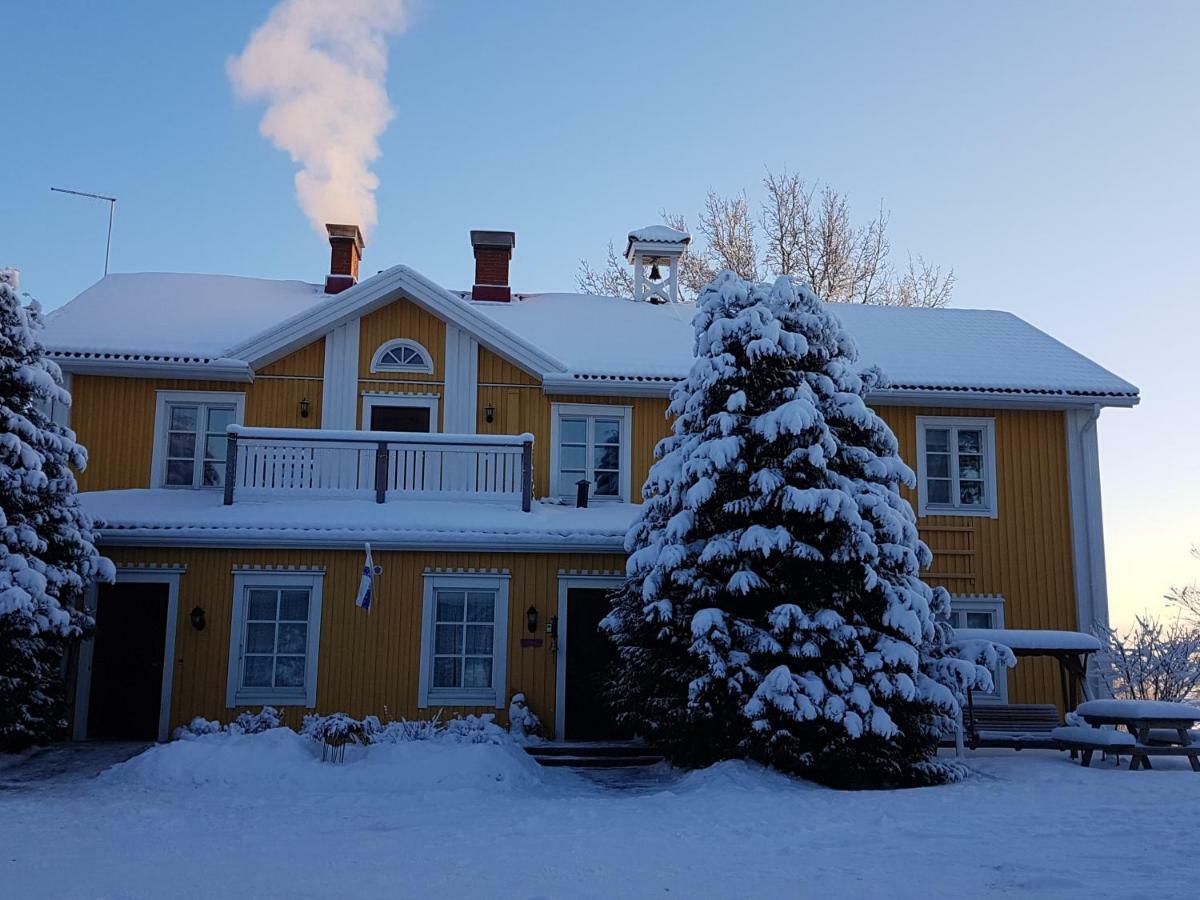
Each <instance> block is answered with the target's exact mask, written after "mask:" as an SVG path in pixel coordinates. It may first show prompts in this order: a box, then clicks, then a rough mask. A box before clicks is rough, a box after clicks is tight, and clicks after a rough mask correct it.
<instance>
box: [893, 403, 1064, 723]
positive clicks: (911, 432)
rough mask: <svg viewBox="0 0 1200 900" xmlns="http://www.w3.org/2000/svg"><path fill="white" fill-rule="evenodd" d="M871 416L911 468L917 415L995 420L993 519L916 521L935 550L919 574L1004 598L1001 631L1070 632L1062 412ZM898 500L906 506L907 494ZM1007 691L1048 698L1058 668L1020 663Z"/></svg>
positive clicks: (903, 411)
mask: <svg viewBox="0 0 1200 900" xmlns="http://www.w3.org/2000/svg"><path fill="white" fill-rule="evenodd" d="M878 411H879V413H880V414H881V415H882V416H883V418H884V419H885V420H886V421H887V422H888V424H889V425H890V426H891V427H892V430H893V431H894V432H895V433H896V437H897V438H898V439H899V441H900V451H901V455H902V456H903V457H904V459H905V460H906V461H907V462H908V463H909V464H910V465H911V466H912V467H913V469H914V470H915V469H916V463H917V460H916V446H917V439H916V418H917V416H978V417H988V418H994V419H995V422H996V457H997V458H996V472H997V493H998V500H999V503H1000V508H999V516H998V518H995V519H991V518H977V517H965V516H926V517H923V518H921V519H920V521H919V527H920V531H921V537H922V538H923V539H924V540H925V542H926V543H927V544H929V546H930V549H932V550H933V553H934V559H933V566H932V568H931V569H930V571H929V572H927V573H926V578H927V580H928V581H929V582H930V583H931V584H940V585H942V586H944V587H945V588H946V589H947V590H949V591H950V592H951V593H959V594H1001V595H1003V597H1004V598H1005V604H1004V617H1005V625H1006V626H1007V627H1009V628H1062V629H1073V628H1076V627H1077V625H1076V611H1075V585H1074V574H1073V568H1072V565H1073V563H1072V556H1071V552H1072V551H1071V519H1070V504H1069V498H1068V494H1067V491H1068V481H1067V451H1066V439H1065V430H1064V427H1063V413H1062V412H1055V411H1049V410H1047V411H1042V410H986V409H941V408H923V409H917V408H909V407H895V406H881V407H878ZM905 495H906V496H907V497H908V499H909V501H910V502H911V503H912V504H913V506H914V508H915V506H916V493H915V492H914V491H905ZM1009 688H1010V690H1009V697H1010V699H1011V700H1012V701H1013V702H1034V701H1041V702H1049V701H1050V700H1053V699H1057V698H1058V695H1059V694H1060V693H1061V689H1060V687H1059V681H1058V669H1057V664H1056V663H1054V662H1053V661H1050V660H1039V659H1024V660H1022V661H1021V662H1020V664H1019V665H1018V667H1017V668H1016V669H1015V670H1013V671H1012V672H1011V673H1010V676H1009Z"/></svg>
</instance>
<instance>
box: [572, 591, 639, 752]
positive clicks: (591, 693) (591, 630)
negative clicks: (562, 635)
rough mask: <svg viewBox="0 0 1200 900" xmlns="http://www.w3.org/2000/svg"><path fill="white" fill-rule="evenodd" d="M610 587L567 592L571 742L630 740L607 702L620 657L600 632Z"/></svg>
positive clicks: (607, 609)
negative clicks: (607, 689)
mask: <svg viewBox="0 0 1200 900" xmlns="http://www.w3.org/2000/svg"><path fill="white" fill-rule="evenodd" d="M608 591H609V589H608V588H569V589H568V590H567V648H566V650H567V677H566V696H565V697H564V700H565V701H566V716H565V721H564V732H565V733H564V735H563V736H564V737H565V738H566V739H567V740H568V741H607V740H621V739H626V738H629V737H630V736H631V735H629V734H628V733H626V732H624V731H622V730H621V729H620V728H618V727H617V724H616V722H614V721H613V716H612V713H611V712H610V711H609V708H608V704H607V703H606V702H605V699H604V681H605V679H606V678H607V677H608V674H609V669H610V667H611V665H612V663H613V662H614V661H615V660H616V658H617V651H616V647H614V646H613V643H612V641H610V640H609V639H608V636H607V635H605V634H603V633H602V632H601V631H600V620H601V619H603V618H604V617H605V616H606V615H608V611H609V609H610V606H609V602H608Z"/></svg>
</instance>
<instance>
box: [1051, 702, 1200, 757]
mask: <svg viewBox="0 0 1200 900" xmlns="http://www.w3.org/2000/svg"><path fill="white" fill-rule="evenodd" d="M1075 712H1076V713H1077V714H1078V715H1079V717H1080V718H1081V719H1083V720H1084V721H1085V722H1087V723H1088V724H1089V725H1093V726H1101V725H1118V726H1122V727H1124V728H1125V729H1126V730H1127V731H1128V732H1129V733H1130V734H1131V735H1133V736H1134V737H1135V738H1136V739H1137V748H1136V750H1135V752H1134V757H1133V760H1132V762H1130V764H1129V767H1130V768H1131V769H1134V768H1137V764H1138V762H1139V760H1140V762H1141V765H1142V766H1143V767H1144V768H1147V769H1148V768H1150V761H1149V760H1148V759H1147V758H1146V756H1147V755H1151V754H1153V753H1163V752H1171V753H1175V754H1178V755H1185V756H1187V758H1188V761H1189V762H1190V763H1191V765H1192V769H1194V770H1195V771H1197V772H1200V744H1197V743H1194V742H1193V741H1192V735H1191V733H1190V729H1191V727H1192V726H1193V725H1194V724H1195V723H1196V722H1200V707H1196V706H1192V705H1190V704H1187V703H1169V702H1166V701H1163V700H1088V701H1087V702H1085V703H1081V704H1080V705H1079V708H1078V709H1077V710H1075ZM1152 730H1154V731H1155V732H1156V733H1155V734H1154V735H1151V731H1152ZM1172 732H1174V733H1175V735H1176V739H1175V740H1171V739H1170V738H1171V733H1172ZM1164 738H1165V739H1166V740H1163V739H1164ZM1147 751H1150V754H1148V753H1147Z"/></svg>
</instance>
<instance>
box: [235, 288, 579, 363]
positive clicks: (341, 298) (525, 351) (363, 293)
mask: <svg viewBox="0 0 1200 900" xmlns="http://www.w3.org/2000/svg"><path fill="white" fill-rule="evenodd" d="M400 298H403V299H405V300H409V301H411V302H413V303H415V304H417V305H418V306H420V307H421V308H422V309H424V310H426V311H427V312H429V313H431V314H433V315H435V316H437V317H438V318H439V319H441V320H442V321H444V322H446V323H447V324H448V325H456V326H457V327H459V328H462V329H463V330H465V331H467V332H468V333H469V334H471V335H473V336H474V337H475V339H476V340H478V341H479V343H481V344H483V345H484V346H486V347H488V348H489V349H490V350H493V351H494V352H496V353H498V354H499V355H500V356H503V357H504V358H505V359H507V360H508V361H509V362H511V363H513V364H514V365H517V366H520V367H521V368H523V369H525V370H526V371H529V372H531V373H533V374H535V375H539V376H541V375H545V374H547V373H550V372H565V371H566V368H567V367H566V366H565V365H564V364H563V363H562V362H560V361H559V360H557V359H555V358H554V357H553V356H551V355H549V354H548V353H545V352H544V351H542V350H539V349H538V348H537V347H534V346H533V345H532V344H530V343H528V342H526V341H524V340H522V339H521V338H519V337H517V336H516V335H515V334H513V333H512V332H511V331H509V330H508V329H507V328H504V327H503V326H501V325H498V324H497V323H496V322H493V321H492V320H491V319H489V318H488V317H487V316H484V315H482V314H481V313H479V312H477V311H476V310H474V309H472V308H471V303H470V302H469V301H466V300H463V299H462V298H461V297H459V296H457V295H456V294H452V293H451V292H450V291H447V290H446V289H445V288H443V287H440V286H439V285H437V284H435V283H434V282H432V281H430V280H429V279H428V278H426V277H425V276H423V275H421V274H420V273H418V272H416V271H414V270H412V269H410V268H408V267H407V266H393V267H392V268H390V269H386V270H385V271H383V272H380V273H379V274H378V275H375V276H373V277H371V278H368V279H367V280H366V281H363V282H360V283H359V284H356V285H354V287H352V288H348V289H347V290H345V291H343V292H342V293H340V294H338V295H336V296H335V297H333V298H331V299H330V300H329V301H328V302H326V303H318V304H317V305H316V306H313V307H311V308H309V309H307V310H305V311H303V312H301V313H299V314H298V315H295V316H292V317H291V318H290V319H286V320H284V321H283V322H281V323H280V324H279V325H277V326H275V327H274V328H271V329H268V330H267V331H264V332H261V333H260V334H258V335H255V336H254V337H253V338H251V339H250V340H248V341H245V342H243V343H242V344H239V345H238V346H236V347H233V348H231V349H230V351H229V354H228V355H229V356H233V357H236V358H238V359H245V360H246V361H247V362H249V363H250V365H251V366H253V367H254V368H261V367H262V366H265V365H269V364H270V363H272V362H274V361H275V360H277V359H281V358H282V357H284V356H287V354H289V353H291V352H292V351H294V350H296V349H298V348H300V347H303V346H304V345H305V344H308V343H311V342H312V341H314V340H316V339H317V338H318V337H319V336H320V335H322V334H326V333H327V332H329V331H331V330H333V329H334V328H337V327H338V326H339V325H343V324H345V323H346V322H349V321H351V320H352V319H358V318H361V317H362V316H364V315H367V314H368V313H371V312H373V311H375V310H376V309H379V308H380V307H383V306H386V305H387V304H389V303H391V302H392V301H394V300H397V299H400Z"/></svg>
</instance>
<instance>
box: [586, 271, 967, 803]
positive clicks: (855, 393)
mask: <svg viewBox="0 0 1200 900" xmlns="http://www.w3.org/2000/svg"><path fill="white" fill-rule="evenodd" d="M694 327H695V334H696V342H695V362H694V364H693V366H692V369H691V372H690V374H689V376H688V378H687V379H685V380H684V381H682V382H680V383H679V384H678V385H677V386H676V387H675V388H674V390H673V392H672V399H671V405H670V408H669V414H670V415H672V416H674V419H675V422H674V427H673V433H672V435H671V436H670V437H668V438H666V439H665V440H663V441H662V442H661V443H660V444H659V446H658V448H657V450H656V457H657V462H656V463H655V464H654V466H653V468H652V469H651V471H650V474H649V477H648V479H647V481H646V484H645V486H644V487H643V491H642V493H643V497H644V498H645V502H644V504H643V505H642V507H641V515H640V517H639V519H638V520H637V521H635V522H634V524H633V526H632V527H631V529H630V531H629V533H628V535H627V537H626V550H627V551H628V553H629V554H630V556H629V560H628V564H627V579H626V582H625V584H624V586H623V587H622V588H621V589H620V590H619V591H618V592H617V594H616V595H615V601H614V607H613V610H612V612H611V613H610V615H609V616H608V617H607V618H606V619H605V621H604V627H605V628H606V629H607V630H608V631H609V632H610V633H611V635H612V637H613V639H614V641H615V642H616V643H617V645H618V648H619V664H618V671H617V676H616V678H615V680H614V684H613V686H612V691H611V697H612V698H613V700H614V703H615V705H616V708H617V712H618V716H619V718H620V719H621V720H622V721H623V722H625V723H626V724H627V725H629V726H631V727H632V729H633V730H634V731H635V732H637V733H639V734H641V735H643V736H645V737H646V738H647V739H648V740H650V741H651V742H653V743H654V744H656V745H657V746H659V747H661V748H662V749H663V750H664V751H666V752H667V753H668V754H669V755H670V756H671V757H672V758H673V759H674V760H675V761H676V762H680V763H683V764H685V765H689V766H703V765H708V764H710V763H712V762H715V761H717V760H721V759H727V758H732V757H739V756H750V757H752V758H754V759H757V760H760V761H762V762H766V763H769V764H771V765H773V766H775V767H777V768H780V769H782V770H784V771H788V772H793V773H798V774H802V775H805V776H807V777H811V778H814V779H817V780H820V781H823V782H826V783H829V784H834V785H842V786H870V785H899V784H926V783H932V782H940V781H946V780H950V779H953V778H955V777H957V775H958V773H957V772H956V771H955V770H954V769H953V768H952V767H947V766H945V765H944V764H941V763H939V762H938V761H937V760H936V759H935V753H936V747H937V742H938V739H939V737H940V734H941V733H942V732H943V731H944V730H948V729H950V728H952V727H953V725H954V723H955V722H956V721H957V719H958V718H959V716H960V703H961V702H962V699H963V697H964V695H965V692H966V690H967V689H968V688H969V687H974V688H980V689H990V687H991V676H990V674H989V673H988V670H987V669H986V668H985V667H984V666H983V665H980V664H978V663H977V662H976V661H975V660H974V659H960V658H957V657H955V656H954V655H953V653H952V651H951V649H950V646H949V645H950V642H951V640H952V638H953V631H952V629H951V628H950V626H949V624H948V621H947V620H948V615H949V595H948V594H947V593H946V591H945V590H943V589H941V588H931V587H930V586H929V585H927V584H925V583H924V582H923V581H922V580H921V578H920V570H921V568H922V567H925V566H928V565H929V563H930V561H931V554H930V551H929V549H928V548H927V547H926V546H925V544H923V543H922V542H921V541H920V540H919V539H918V536H917V528H916V517H915V515H914V514H913V511H912V508H911V506H910V505H909V504H908V502H907V501H906V500H904V498H903V497H902V496H901V494H900V490H899V489H900V487H901V486H902V485H906V486H910V487H911V486H912V484H913V483H914V480H915V479H914V475H913V473H912V471H911V470H910V469H909V468H908V466H906V465H905V464H904V462H903V461H902V460H901V458H900V455H899V446H898V444H897V441H896V438H895V436H894V435H893V434H892V432H891V430H890V429H889V428H888V426H887V424H886V423H885V422H884V421H883V420H882V419H881V418H880V417H879V416H878V415H876V413H875V412H874V411H873V410H871V409H870V407H868V406H867V404H866V402H865V397H866V394H867V392H868V390H869V389H871V388H872V387H874V386H876V385H878V384H882V383H883V382H884V376H883V375H882V373H880V372H878V371H877V370H870V371H866V372H859V371H858V370H857V367H856V365H855V363H856V359H857V351H856V349H855V347H854V344H853V342H852V341H851V340H850V338H849V336H848V335H847V334H846V333H845V332H844V331H843V329H842V327H841V324H840V323H839V322H838V320H837V319H836V318H835V317H834V316H833V315H832V314H831V313H830V312H829V311H828V310H827V309H826V308H825V307H824V306H823V305H822V304H821V303H820V302H819V300H818V299H817V298H816V297H815V296H814V295H813V293H812V292H811V291H810V290H809V289H808V288H807V287H805V286H803V285H801V284H799V283H798V282H796V281H794V280H793V279H791V278H787V277H784V278H780V279H778V280H777V281H776V282H775V284H774V285H773V286H772V285H766V284H754V283H751V282H747V281H744V280H742V279H740V278H739V277H738V276H737V275H735V274H734V273H733V272H723V273H722V274H721V275H719V276H718V277H717V278H716V280H715V281H714V282H713V283H711V284H710V285H708V286H707V287H705V288H704V290H703V291H702V292H701V295H700V298H699V301H698V303H697V313H696V317H695V320H694Z"/></svg>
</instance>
